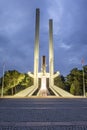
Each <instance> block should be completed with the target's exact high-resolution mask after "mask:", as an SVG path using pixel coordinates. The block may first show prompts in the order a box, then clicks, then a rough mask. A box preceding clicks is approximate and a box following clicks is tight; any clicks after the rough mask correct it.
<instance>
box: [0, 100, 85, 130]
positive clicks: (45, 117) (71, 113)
mask: <svg viewBox="0 0 87 130" xmlns="http://www.w3.org/2000/svg"><path fill="white" fill-rule="evenodd" d="M0 130H87V99H86V98H81V99H80V98H76V99H75V98H71V99H68V98H66V99H64V98H19V99H17V98H14V99H11V98H9V99H6V98H3V99H2V98H0Z"/></svg>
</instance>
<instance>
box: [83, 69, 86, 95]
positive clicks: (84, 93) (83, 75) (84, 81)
mask: <svg viewBox="0 0 87 130" xmlns="http://www.w3.org/2000/svg"><path fill="white" fill-rule="evenodd" d="M83 96H84V97H85V96H86V95H85V79H84V67H83Z"/></svg>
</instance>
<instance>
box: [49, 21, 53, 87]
mask: <svg viewBox="0 0 87 130" xmlns="http://www.w3.org/2000/svg"><path fill="white" fill-rule="evenodd" d="M49 73H50V77H49V87H51V86H54V78H53V75H54V52H53V20H52V19H50V20H49Z"/></svg>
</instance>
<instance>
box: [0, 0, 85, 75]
mask: <svg viewBox="0 0 87 130" xmlns="http://www.w3.org/2000/svg"><path fill="white" fill-rule="evenodd" d="M36 8H40V61H41V56H42V55H46V60H47V70H48V61H49V59H48V54H49V52H48V45H49V38H48V32H49V30H48V29H49V28H48V20H49V19H53V38H54V69H55V71H60V73H61V74H62V75H67V74H68V73H69V72H70V70H71V69H73V68H74V67H77V68H79V69H81V59H82V58H84V61H85V64H87V0H0V75H2V66H3V64H4V63H5V70H13V69H16V70H18V71H19V72H24V73H26V72H28V71H32V72H33V63H34V61H33V57H34V38H35V11H36ZM40 68H41V65H40V67H39V70H40Z"/></svg>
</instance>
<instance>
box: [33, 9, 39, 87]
mask: <svg viewBox="0 0 87 130" xmlns="http://www.w3.org/2000/svg"><path fill="white" fill-rule="evenodd" d="M39 21H40V10H39V9H36V22H35V48H34V86H35V87H38V68H39Z"/></svg>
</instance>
